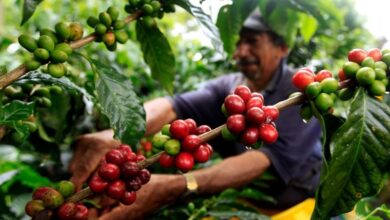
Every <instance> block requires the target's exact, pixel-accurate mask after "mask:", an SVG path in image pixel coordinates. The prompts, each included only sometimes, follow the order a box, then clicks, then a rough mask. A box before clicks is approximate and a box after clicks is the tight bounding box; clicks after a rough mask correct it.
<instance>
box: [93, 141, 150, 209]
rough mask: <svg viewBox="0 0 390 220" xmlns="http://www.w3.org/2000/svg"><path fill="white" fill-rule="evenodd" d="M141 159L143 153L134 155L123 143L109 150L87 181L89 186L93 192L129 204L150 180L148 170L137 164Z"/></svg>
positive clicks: (142, 158) (143, 158)
mask: <svg viewBox="0 0 390 220" xmlns="http://www.w3.org/2000/svg"><path fill="white" fill-rule="evenodd" d="M143 160H145V157H144V156H143V155H136V154H135V153H134V152H132V150H131V148H130V146H128V145H125V144H122V145H120V146H119V147H118V148H115V149H112V150H110V151H109V152H107V153H106V155H105V157H104V158H103V159H102V161H101V162H100V165H99V167H98V171H97V173H96V174H95V175H94V176H93V177H92V178H91V180H90V181H89V183H88V185H89V188H90V189H91V190H92V192H94V193H105V194H106V195H107V196H108V197H110V198H112V199H115V200H119V201H120V202H121V203H122V204H124V205H131V204H132V203H133V202H134V201H135V200H136V191H137V190H139V189H140V188H141V186H142V185H144V184H146V183H147V182H149V180H150V172H149V171H148V170H147V169H145V168H142V167H140V165H139V163H140V162H141V161H143Z"/></svg>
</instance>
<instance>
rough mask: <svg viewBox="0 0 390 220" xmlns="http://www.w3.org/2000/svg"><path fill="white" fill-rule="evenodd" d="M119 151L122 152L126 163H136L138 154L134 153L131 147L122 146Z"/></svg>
mask: <svg viewBox="0 0 390 220" xmlns="http://www.w3.org/2000/svg"><path fill="white" fill-rule="evenodd" d="M118 149H119V150H120V151H121V152H122V155H123V157H124V159H125V161H135V159H136V154H135V153H133V151H132V150H131V148H130V146H129V145H127V144H121V145H120V146H119V148H118Z"/></svg>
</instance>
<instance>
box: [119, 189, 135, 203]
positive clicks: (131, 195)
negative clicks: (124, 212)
mask: <svg viewBox="0 0 390 220" xmlns="http://www.w3.org/2000/svg"><path fill="white" fill-rule="evenodd" d="M136 199H137V194H136V193H135V192H134V191H130V192H125V195H124V196H123V198H121V200H120V201H121V203H122V204H123V205H131V204H133V203H134V202H135V200H136Z"/></svg>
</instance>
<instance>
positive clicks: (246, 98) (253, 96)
mask: <svg viewBox="0 0 390 220" xmlns="http://www.w3.org/2000/svg"><path fill="white" fill-rule="evenodd" d="M263 104H264V97H263V95H261V94H260V93H257V92H251V91H250V89H249V88H248V87H247V86H244V85H240V86H238V87H236V89H235V90H234V93H233V94H231V95H228V96H227V97H226V98H225V101H224V103H223V104H222V107H221V109H222V112H224V113H225V114H226V115H227V116H228V118H227V121H226V127H224V128H223V129H222V137H223V138H225V139H226V140H231V141H239V142H241V143H243V144H245V145H249V146H252V147H258V146H260V145H261V143H260V142H261V141H263V142H264V143H267V144H271V143H274V142H275V141H276V140H277V138H278V131H277V130H276V127H275V124H274V123H273V122H274V121H275V120H276V119H277V118H278V117H279V110H278V109H277V108H276V107H274V106H264V105H263Z"/></svg>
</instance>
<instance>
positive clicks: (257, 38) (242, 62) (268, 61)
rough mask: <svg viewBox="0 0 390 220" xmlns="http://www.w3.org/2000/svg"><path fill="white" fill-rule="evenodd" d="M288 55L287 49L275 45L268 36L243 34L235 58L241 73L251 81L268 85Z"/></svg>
mask: <svg viewBox="0 0 390 220" xmlns="http://www.w3.org/2000/svg"><path fill="white" fill-rule="evenodd" d="M286 55H287V49H286V48H284V47H282V46H277V45H275V44H273V43H272V41H271V38H270V36H269V35H268V34H266V33H251V32H243V33H241V34H240V39H239V41H238V42H237V48H236V50H235V52H234V54H233V58H234V59H235V60H236V62H237V66H238V68H239V69H240V71H241V72H242V73H243V74H244V75H245V76H246V77H247V78H249V79H250V80H251V81H253V82H256V83H267V82H268V81H269V80H270V79H271V78H272V74H273V73H274V72H275V70H276V69H277V67H278V65H279V63H280V60H281V59H282V58H283V57H284V56H286Z"/></svg>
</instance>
